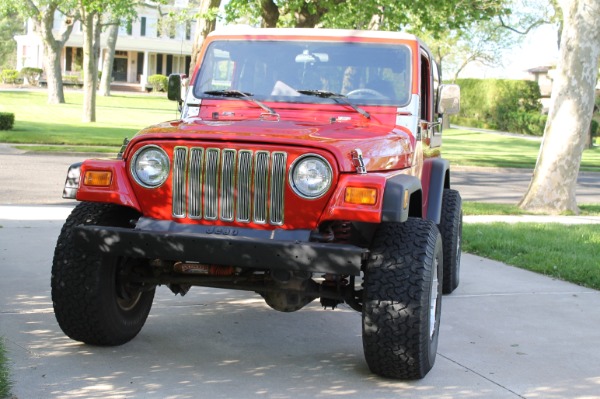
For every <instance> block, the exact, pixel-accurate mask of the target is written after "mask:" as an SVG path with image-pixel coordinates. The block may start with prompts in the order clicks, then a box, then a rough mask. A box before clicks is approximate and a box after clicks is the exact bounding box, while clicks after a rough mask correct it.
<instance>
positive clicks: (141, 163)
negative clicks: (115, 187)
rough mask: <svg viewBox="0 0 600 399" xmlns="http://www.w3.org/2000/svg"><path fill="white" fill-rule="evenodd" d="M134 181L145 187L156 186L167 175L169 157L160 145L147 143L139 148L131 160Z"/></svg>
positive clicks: (162, 181) (165, 178) (163, 180)
mask: <svg viewBox="0 0 600 399" xmlns="http://www.w3.org/2000/svg"><path fill="white" fill-rule="evenodd" d="M131 174H132V175H133V177H134V179H135V181H137V182H138V183H139V184H140V185H142V186H144V187H147V188H156V187H158V186H160V185H161V184H163V183H164V182H165V180H167V177H168V176H169V157H168V155H167V153H166V152H165V151H164V150H163V149H162V148H160V147H157V146H154V145H149V146H146V147H143V148H141V149H139V150H138V151H137V152H136V153H135V155H134V156H133V160H132V161H131Z"/></svg>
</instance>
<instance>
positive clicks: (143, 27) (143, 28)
mask: <svg viewBox="0 0 600 399" xmlns="http://www.w3.org/2000/svg"><path fill="white" fill-rule="evenodd" d="M140 23H141V27H140V36H146V17H142V18H141V21H140Z"/></svg>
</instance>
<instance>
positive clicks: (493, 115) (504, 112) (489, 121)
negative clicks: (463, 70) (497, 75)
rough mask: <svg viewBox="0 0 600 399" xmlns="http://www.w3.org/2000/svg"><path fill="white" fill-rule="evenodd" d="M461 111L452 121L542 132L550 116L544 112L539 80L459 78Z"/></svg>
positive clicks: (469, 124)
mask: <svg viewBox="0 0 600 399" xmlns="http://www.w3.org/2000/svg"><path fill="white" fill-rule="evenodd" d="M456 83H457V84H458V85H459V86H460V89H461V107H460V108H461V110H460V114H459V115H458V116H456V117H453V118H452V122H453V123H456V124H459V125H465V126H470V127H479V128H489V129H495V130H501V131H508V132H512V133H523V134H531V135H536V136H541V135H542V134H543V133H544V127H545V125H546V119H547V117H546V116H545V115H541V107H542V106H541V103H540V102H539V99H540V97H541V95H540V87H539V85H538V84H537V82H533V81H526V80H507V79H484V80H482V79H458V80H457V82H456Z"/></svg>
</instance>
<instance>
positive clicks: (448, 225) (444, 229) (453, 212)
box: [438, 189, 463, 294]
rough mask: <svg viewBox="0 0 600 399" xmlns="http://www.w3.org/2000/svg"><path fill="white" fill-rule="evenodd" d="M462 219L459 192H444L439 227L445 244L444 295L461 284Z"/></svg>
mask: <svg viewBox="0 0 600 399" xmlns="http://www.w3.org/2000/svg"><path fill="white" fill-rule="evenodd" d="M462 219H463V214H462V200H461V198H460V194H459V192H458V191H456V190H450V189H446V190H444V195H443V197H442V216H441V218H440V224H439V225H438V228H439V229H440V233H441V234H442V242H443V244H444V283H443V285H442V292H443V293H444V294H450V293H452V292H453V291H454V290H455V289H456V287H458V283H459V282H460V255H461V241H462Z"/></svg>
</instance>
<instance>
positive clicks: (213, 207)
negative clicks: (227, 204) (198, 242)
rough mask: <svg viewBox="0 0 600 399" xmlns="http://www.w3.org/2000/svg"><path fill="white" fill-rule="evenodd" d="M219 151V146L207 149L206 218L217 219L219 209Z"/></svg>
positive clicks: (205, 180) (205, 177)
mask: <svg viewBox="0 0 600 399" xmlns="http://www.w3.org/2000/svg"><path fill="white" fill-rule="evenodd" d="M219 153H220V150H219V149H217V148H208V149H207V150H206V171H205V176H204V218H205V219H207V220H216V219H217V217H218V211H219V210H218V209H219V204H218V201H219V160H220V157H219Z"/></svg>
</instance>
